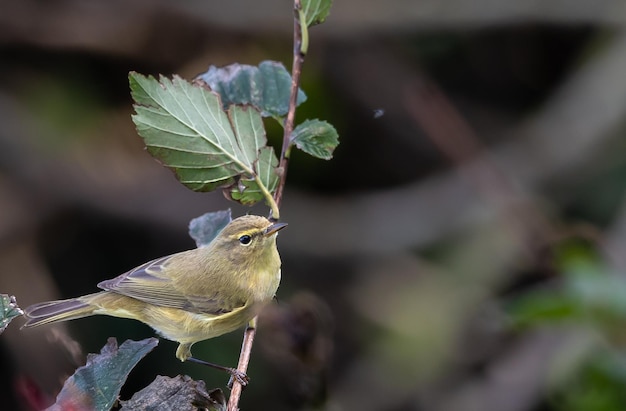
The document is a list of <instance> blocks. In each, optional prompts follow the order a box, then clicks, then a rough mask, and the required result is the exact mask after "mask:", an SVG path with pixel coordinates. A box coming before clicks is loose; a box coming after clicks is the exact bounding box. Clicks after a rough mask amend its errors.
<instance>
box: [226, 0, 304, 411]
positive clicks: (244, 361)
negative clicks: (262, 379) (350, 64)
mask: <svg viewBox="0 0 626 411" xmlns="http://www.w3.org/2000/svg"><path fill="white" fill-rule="evenodd" d="M301 9H302V6H301V4H300V0H294V23H293V24H294V27H293V43H294V47H293V64H292V68H291V95H290V96H289V111H288V112H287V118H286V119H285V124H284V134H283V146H282V149H281V153H280V162H279V170H280V181H279V182H278V187H277V189H276V192H275V193H274V198H273V202H272V201H270V205H271V211H270V219H273V220H278V219H279V218H280V214H279V209H280V203H281V201H282V199H283V189H284V187H285V181H286V180H287V166H288V164H289V154H290V151H291V150H290V149H291V133H292V132H293V128H294V123H295V119H296V106H297V101H298V86H299V84H300V74H301V73H302V64H303V63H304V55H305V53H306V50H305V49H303V48H302V28H303V27H302V26H301V24H302V25H306V21H304V19H302V12H301ZM270 199H271V198H270ZM256 323H257V319H256V317H255V318H254V319H253V320H252V321H251V322H250V325H249V326H248V328H246V331H245V333H244V335H243V342H242V344H241V353H240V354H239V364H238V365H237V369H238V370H239V371H241V372H243V373H245V372H246V371H247V370H248V364H249V363H250V354H251V352H252V345H253V342H254V337H255V335H256ZM242 388H243V387H242V386H241V384H239V382H237V381H236V380H234V381H233V388H232V391H231V393H230V398H229V399H228V406H227V408H226V409H227V411H237V410H239V398H240V397H241V391H242Z"/></svg>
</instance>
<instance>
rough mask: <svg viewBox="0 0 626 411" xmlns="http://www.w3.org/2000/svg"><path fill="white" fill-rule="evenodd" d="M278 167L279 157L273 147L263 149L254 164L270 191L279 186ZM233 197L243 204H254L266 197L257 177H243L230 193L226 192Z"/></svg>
mask: <svg viewBox="0 0 626 411" xmlns="http://www.w3.org/2000/svg"><path fill="white" fill-rule="evenodd" d="M277 167H278V159H277V158H276V155H275V154H274V150H273V149H272V148H271V147H264V148H263V149H261V154H260V155H259V159H258V161H257V162H256V163H255V165H254V169H255V171H256V173H257V175H258V176H259V179H260V180H261V183H262V184H263V186H265V187H267V189H268V190H269V191H270V192H274V190H276V187H278V181H279V177H278V174H277V173H276V168H277ZM226 194H227V195H229V196H230V197H231V198H232V199H234V200H236V201H239V202H240V203H242V204H254V203H256V202H258V201H260V200H262V199H263V198H264V195H263V190H262V187H261V186H259V184H258V182H257V181H256V180H255V179H246V178H242V179H240V180H239V184H237V185H236V186H233V187H232V189H231V191H230V193H226Z"/></svg>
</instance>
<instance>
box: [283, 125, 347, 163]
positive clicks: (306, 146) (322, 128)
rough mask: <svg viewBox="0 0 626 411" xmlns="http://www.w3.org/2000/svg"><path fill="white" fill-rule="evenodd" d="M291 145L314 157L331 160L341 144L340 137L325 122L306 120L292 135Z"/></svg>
mask: <svg viewBox="0 0 626 411" xmlns="http://www.w3.org/2000/svg"><path fill="white" fill-rule="evenodd" d="M291 143H292V144H295V145H296V147H298V148H299V149H300V150H302V151H304V152H305V153H308V154H310V155H312V156H313V157H317V158H321V159H324V160H330V159H331V158H332V157H333V151H334V150H335V148H336V147H337V145H338V144H339V136H338V135H337V130H335V128H334V127H333V126H331V125H330V124H329V123H327V122H325V121H320V120H306V121H304V122H303V123H302V124H299V125H298V126H297V127H296V128H295V129H294V130H293V133H291Z"/></svg>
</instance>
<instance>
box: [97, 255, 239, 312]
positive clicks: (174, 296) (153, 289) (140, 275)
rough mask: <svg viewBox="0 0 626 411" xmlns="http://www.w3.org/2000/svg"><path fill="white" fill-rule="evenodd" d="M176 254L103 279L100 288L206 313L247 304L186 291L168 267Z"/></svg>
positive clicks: (142, 299)
mask: <svg viewBox="0 0 626 411" xmlns="http://www.w3.org/2000/svg"><path fill="white" fill-rule="evenodd" d="M181 254H182V253H181ZM177 255H178V254H173V255H170V256H166V257H161V258H157V259H156V260H152V261H149V262H147V263H145V264H143V265H140V266H139V267H136V268H134V269H132V270H130V271H128V272H126V273H124V274H122V275H120V276H118V277H115V278H113V279H111V280H106V281H102V282H101V283H99V284H98V287H100V288H102V289H103V290H107V291H113V292H116V293H119V294H123V295H125V296H128V297H132V298H136V299H137V300H141V301H144V302H146V303H149V304H153V305H158V306H161V307H171V308H179V309H182V310H185V311H191V312H197V313H204V314H214V315H219V314H223V313H227V312H230V311H232V310H234V309H235V308H238V307H239V306H243V305H244V302H242V303H241V304H232V303H231V304H227V303H226V302H225V301H224V300H223V299H222V298H220V297H219V295H218V293H217V292H216V293H215V294H214V295H207V296H204V295H190V294H188V293H183V292H182V290H181V289H180V287H178V286H177V284H176V282H175V281H173V280H172V278H171V277H170V272H169V271H168V268H167V267H168V262H170V261H171V259H172V257H175V256H177ZM183 275H184V274H183Z"/></svg>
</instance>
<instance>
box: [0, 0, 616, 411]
mask: <svg viewBox="0 0 626 411" xmlns="http://www.w3.org/2000/svg"><path fill="white" fill-rule="evenodd" d="M291 7H292V6H291V3H290V2H289V1H287V0H280V1H279V0H267V1H263V2H259V1H250V0H232V1H228V2H224V1H219V2H218V1H211V0H203V1H199V0H186V1H180V2H172V1H165V0H150V1H148V0H136V1H133V2H125V1H120V0H110V1H101V0H80V1H79V0H65V1H51V2H40V1H34V0H20V1H18V0H2V1H0V8H1V10H2V11H1V12H0V292H1V293H7V294H12V295H15V296H16V297H17V300H18V303H19V304H20V305H22V306H26V305H29V304H31V303H34V302H38V301H43V300H49V299H55V298H64V297H72V296H76V295H80V294H85V293H90V292H93V291H94V290H95V284H96V283H98V282H99V281H101V280H104V279H107V278H111V277H113V276H115V275H118V274H120V273H122V272H124V271H126V270H128V269H130V268H132V267H134V266H136V265H138V264H141V263H143V262H145V261H147V260H149V259H151V258H155V257H158V256H162V255H166V254H169V253H173V252H177V251H180V250H184V249H189V248H191V247H193V242H192V240H191V239H190V238H189V237H188V236H187V224H188V222H189V220H190V219H192V218H194V217H196V216H198V215H201V214H203V213H204V212H207V211H215V210H219V209H223V208H227V207H231V208H232V209H233V214H234V215H241V214H244V213H248V212H255V213H259V214H266V213H267V209H266V208H264V207H260V206H259V207H255V208H252V209H249V208H244V207H241V206H238V205H236V204H231V203H228V202H227V201H226V200H225V199H224V198H223V197H222V195H221V194H219V193H211V194H200V193H193V192H190V191H188V190H187V189H186V188H184V187H183V186H181V185H180V184H178V183H177V182H176V180H175V179H174V177H173V175H172V173H170V172H169V171H168V170H166V169H164V168H162V167H161V166H160V165H159V164H158V163H157V162H156V161H154V160H153V159H152V158H151V157H150V156H149V155H148V154H147V153H146V152H145V151H144V150H143V145H142V142H141V139H140V138H139V137H138V136H137V135H136V133H135V131H134V128H133V124H132V122H131V119H130V115H131V113H132V102H131V100H130V97H129V90H128V82H127V75H128V72H129V71H131V70H135V71H138V72H141V73H145V74H155V75H156V74H165V75H171V74H173V73H177V74H179V75H181V76H183V77H186V78H188V79H191V78H193V77H195V76H196V75H197V74H199V73H201V72H203V71H206V70H207V69H208V67H209V65H218V66H220V65H226V64H230V63H234V62H239V63H247V64H255V65H256V64H258V63H259V62H260V61H262V60H266V59H272V60H279V61H283V62H284V63H285V65H287V66H288V67H289V65H290V63H291V49H292V40H291V38H292V37H291V29H292V26H293V25H292V10H291ZM625 22H626V2H624V1H623V0H595V1H589V0H570V1H550V2H522V1H518V0H500V1H497V2H494V1H487V0H473V1H469V0H423V1H402V0H388V1H385V2H381V1H370V0H367V1H365V0H358V1H357V0H338V1H336V4H334V5H333V9H332V11H331V16H330V18H329V19H328V21H327V22H326V23H325V24H323V25H322V26H318V27H315V28H313V29H312V30H311V36H312V41H311V48H310V53H309V55H308V56H307V59H306V62H305V65H304V73H303V84H302V87H303V88H304V90H305V91H306V93H307V94H308V97H309V98H308V101H307V102H306V103H305V104H304V105H302V106H301V107H300V109H299V111H298V119H299V120H300V121H302V120H304V119H306V118H321V119H324V120H327V121H329V122H331V123H332V124H334V125H335V127H336V128H337V130H338V132H339V135H340V141H341V144H340V146H339V147H338V149H337V150H336V152H335V158H334V159H333V160H332V161H329V162H325V161H321V160H315V159H312V158H309V157H307V156H305V155H301V154H299V153H296V154H295V155H294V156H293V158H292V161H291V163H290V168H289V176H288V182H287V187H286V191H285V197H284V204H283V210H282V212H281V215H282V216H283V218H284V220H285V221H287V222H288V223H289V228H288V229H286V230H284V231H282V232H281V235H280V238H279V248H280V251H281V254H282V256H283V281H282V284H281V288H280V290H279V293H278V299H279V303H278V304H276V305H274V306H273V307H272V308H271V309H269V310H268V311H267V312H266V313H265V314H264V316H263V318H262V321H261V328H260V331H259V333H258V339H257V341H256V344H255V348H254V351H253V356H252V364H251V367H250V370H249V374H250V377H251V379H252V383H251V385H250V386H249V387H248V388H247V389H246V390H245V392H244V394H243V399H242V403H241V407H242V409H244V410H252V409H275V410H298V409H305V410H306V409H325V410H388V411H399V410H429V411H473V410H476V411H478V410H483V411H484V410H498V411H561V410H562V411H577V410H580V411H592V410H593V411H596V410H599V411H602V410H607V411H608V410H624V409H626V389H625V387H626V355H625V354H626V351H625V349H626V334H625V332H624V330H625V329H626V328H625V325H626V278H625V275H626V202H625V196H624V192H625V190H624V189H625V187H626V184H625V181H626V138H624V135H625V133H626V129H625V126H626V122H625V121H624V119H625V118H626V117H625V114H626V30H625V29H624V23H625ZM269 134H270V136H269V138H270V142H271V143H272V144H274V145H275V146H278V145H279V142H280V136H279V130H277V129H276V128H275V127H269ZM19 325H21V320H20V319H17V320H16V321H15V322H14V323H13V324H11V326H10V327H9V329H8V330H7V331H6V332H5V333H4V334H3V335H2V336H1V337H0V348H1V354H0V361H1V364H2V366H1V367H0V398H2V400H1V401H2V405H1V406H0V408H2V409H7V410H8V409H10V410H34V409H37V408H38V407H41V406H42V405H45V404H49V403H50V402H51V401H52V400H53V399H54V396H55V395H56V393H57V392H58V390H59V388H60V386H61V384H62V381H63V380H64V378H65V377H66V376H68V375H69V374H71V373H72V372H73V370H74V369H75V368H76V367H77V366H78V365H80V364H81V363H82V362H83V361H84V355H85V353H89V352H98V351H99V350H100V348H101V347H102V346H103V345H104V344H105V343H106V339H107V337H109V336H115V337H116V338H117V339H118V341H119V342H120V343H121V342H122V341H124V340H125V339H128V338H131V339H136V340H137V339H142V338H146V337H149V336H152V335H153V333H152V331H151V330H150V329H149V328H147V327H145V326H143V325H141V324H138V323H136V322H133V321H130V320H120V319H114V318H96V317H93V318H89V319H82V320H77V321H74V322H71V323H67V324H61V325H58V326H54V327H53V326H49V327H42V328H40V329H35V330H25V331H20V330H19ZM240 343H241V333H233V334H231V335H227V336H224V337H220V338H217V339H214V340H210V341H207V342H203V343H199V344H197V345H196V346H195V347H194V354H195V355H196V356H198V357H199V358H203V359H207V360H211V361H213V362H219V363H222V364H225V365H234V364H236V360H237V356H238V353H239V347H240ZM175 348H176V344H175V343H172V342H168V341H165V340H162V341H161V342H160V344H159V347H158V348H157V349H156V350H155V351H154V352H152V353H151V354H149V355H148V356H147V357H146V358H145V359H144V360H143V361H142V362H141V363H140V364H139V365H138V366H137V368H136V369H135V370H134V371H133V372H132V374H131V375H130V379H129V381H128V383H127V385H126V387H125V388H124V390H123V391H122V398H123V399H127V398H129V397H130V396H131V395H132V393H133V392H135V391H137V390H139V389H140V388H142V387H144V386H146V385H147V384H149V383H150V382H151V381H152V380H153V379H154V377H155V376H156V375H158V374H162V375H170V376H175V375H177V374H188V375H191V376H192V377H193V378H196V379H203V380H205V381H206V383H207V386H208V387H209V388H213V387H224V385H225V383H226V377H225V376H223V375H221V374H219V373H217V372H214V371H212V370H206V369H204V368H202V367H200V366H198V365H195V364H181V363H180V362H178V361H177V360H176V359H175V358H174V355H173V353H174V350H175Z"/></svg>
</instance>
